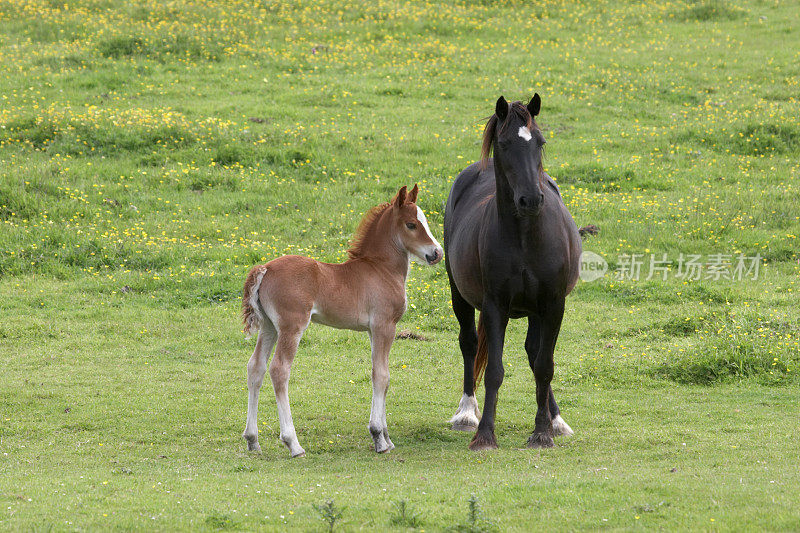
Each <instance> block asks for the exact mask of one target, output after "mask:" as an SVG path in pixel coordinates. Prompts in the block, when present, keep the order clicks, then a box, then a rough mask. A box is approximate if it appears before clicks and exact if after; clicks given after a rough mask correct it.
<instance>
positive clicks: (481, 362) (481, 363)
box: [473, 313, 489, 391]
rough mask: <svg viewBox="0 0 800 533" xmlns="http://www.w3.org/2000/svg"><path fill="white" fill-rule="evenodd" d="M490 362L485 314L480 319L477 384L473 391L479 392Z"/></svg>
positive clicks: (476, 363)
mask: <svg viewBox="0 0 800 533" xmlns="http://www.w3.org/2000/svg"><path fill="white" fill-rule="evenodd" d="M488 361H489V348H488V347H487V344H486V329H485V328H484V327H483V313H481V314H480V316H479V317H478V353H477V354H476V355H475V383H474V387H473V391H476V390H478V385H480V384H481V378H482V377H483V371H484V370H486V363H487V362H488Z"/></svg>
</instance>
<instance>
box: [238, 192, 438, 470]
mask: <svg viewBox="0 0 800 533" xmlns="http://www.w3.org/2000/svg"><path fill="white" fill-rule="evenodd" d="M418 191H419V189H418V187H417V185H414V188H413V189H411V191H410V192H408V191H407V189H406V187H405V186H404V187H402V188H401V189H400V190H399V191H398V192H397V194H396V195H395V196H394V198H393V199H392V200H391V201H390V202H387V203H383V204H380V205H377V206H375V207H373V208H372V209H371V210H369V211H368V212H367V213H366V214H365V215H364V217H363V219H362V220H361V223H360V224H359V226H358V230H357V231H356V235H355V237H354V239H353V241H352V242H351V247H350V249H349V250H348V256H349V258H348V260H347V261H345V262H344V263H340V264H331V263H322V262H319V261H316V260H314V259H310V258H308V257H302V256H297V255H287V256H283V257H279V258H277V259H274V260H272V261H270V262H269V263H267V264H265V265H258V266H255V267H253V268H252V269H251V270H250V272H249V274H248V275H247V280H246V281H245V284H244V290H243V294H242V320H243V322H244V331H245V334H246V335H248V337H249V336H252V335H253V334H255V333H256V332H258V340H257V341H256V346H255V350H254V351H253V355H252V356H251V357H250V360H249V362H248V363H247V388H248V394H249V395H248V403H247V423H246V426H245V429H244V433H243V435H242V436H243V437H244V439H245V441H246V442H247V447H248V450H250V451H261V447H260V446H259V444H258V425H257V417H258V393H259V390H260V389H261V384H262V382H263V380H264V374H265V373H266V371H267V361H268V360H269V357H270V354H271V353H272V349H273V348H274V347H275V346H276V345H277V348H276V349H275V355H274V356H273V358H272V362H271V363H270V364H269V375H270V378H271V379H272V386H273V388H274V389H275V399H276V401H277V404H278V421H279V423H280V439H281V441H283V443H284V444H285V445H286V446H287V447H288V448H289V451H290V452H291V455H292V457H302V456H304V455H305V450H304V449H303V448H302V446H300V442H299V441H298V439H297V433H296V432H295V428H294V423H293V422H292V413H291V410H290V408H289V396H288V382H289V374H290V372H291V366H292V361H293V360H294V356H295V353H296V352H297V347H298V344H299V343H300V338H301V337H302V336H303V332H305V330H306V328H307V327H308V325H309V323H310V322H316V323H320V324H325V325H328V326H331V327H334V328H339V329H352V330H356V331H368V332H369V337H370V344H371V347H372V409H371V412H370V417H369V426H368V427H369V432H370V434H371V435H372V439H373V441H374V445H375V451H376V452H378V453H385V452H388V451H390V450H392V449H393V448H394V444H392V441H391V440H390V439H389V433H388V429H387V425H386V391H387V389H388V387H389V350H390V348H391V346H392V342H393V341H394V338H395V330H396V325H397V322H398V321H399V320H400V318H401V317H402V316H403V313H405V311H406V278H407V277H408V270H409V267H410V259H414V260H416V261H417V262H421V263H423V264H427V265H435V264H436V263H438V262H439V261H440V260H441V259H442V255H443V251H442V247H441V246H440V245H439V243H438V242H437V241H436V239H435V238H434V237H433V235H431V230H430V228H429V227H428V222H427V219H426V218H425V213H423V212H422V209H420V208H419V206H417V205H416V201H417V194H418Z"/></svg>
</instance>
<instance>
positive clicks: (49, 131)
mask: <svg viewBox="0 0 800 533" xmlns="http://www.w3.org/2000/svg"><path fill="white" fill-rule="evenodd" d="M799 33H800V3H798V2H797V1H794V0H792V1H787V2H779V1H764V0H761V1H758V0H755V1H753V2H742V1H731V2H728V1H725V0H697V1H688V2H682V1H667V2H663V1H662V2H655V1H647V2H643V3H634V2H608V1H600V2H571V1H545V2H537V3H536V5H535V6H530V5H527V4H526V3H522V2H520V3H515V2H490V1H484V2H478V1H476V2H467V1H462V2H454V3H449V4H448V5H447V7H442V6H440V5H437V4H436V3H425V2H417V1H411V2H394V1H393V2H388V1H383V0H377V1H373V2H367V3H363V4H361V3H358V2H355V1H352V0H334V1H332V2H308V1H305V0H303V1H300V2H272V1H266V2H256V1H238V0H233V1H219V0H204V1H193V0H189V1H184V0H178V1H175V2H169V3H162V2H156V1H150V2H147V1H133V2H119V1H113V0H90V1H85V2H80V3H77V2H76V3H71V2H68V1H61V0H30V1H8V0H0V97H1V98H2V103H1V104H0V162H2V166H1V167H0V363H2V372H0V529H2V530H12V531H51V530H55V531H72V530H132V529H134V530H184V529H192V530H221V529H228V530H239V529H241V530H275V531H278V530H283V529H286V528H291V529H300V530H318V531H319V530H325V529H327V527H328V526H327V524H326V522H325V521H324V520H323V519H322V514H324V513H322V512H321V511H318V508H319V509H321V507H320V506H322V505H324V504H325V502H328V501H332V502H333V506H334V511H335V510H338V511H340V513H341V517H340V518H339V519H338V520H337V521H336V523H335V524H334V526H335V529H336V530H343V531H348V530H352V531H354V530H386V529H394V530H398V531H399V530H405V529H408V528H410V527H416V528H417V529H420V530H425V531H442V530H450V531H452V530H459V531H477V530H491V529H497V530H501V531H529V530H531V529H532V528H533V527H534V526H537V527H542V528H543V529H545V530H564V529H570V530H572V529H575V530H584V529H611V530H623V529H624V530H627V529H648V530H649V529H666V530H712V531H716V530H747V529H752V530H764V529H765V530H797V529H800V510H799V509H800V492H798V490H797V487H798V486H799V485H800V459H798V440H797V435H798V432H799V430H800V407H798V397H799V395H800V379H798V377H797V373H798V367H800V346H799V345H798V342H800V341H799V339H800V310H798V306H797V294H798V291H800V283H799V282H798V279H799V278H798V274H800V259H799V258H798V253H797V235H798V234H800V201H799V200H798V199H799V198H800V123H799V122H798V119H797V117H798V116H800V99H798V95H800V51H798V49H797V47H796V46H793V45H791V43H792V42H794V41H796V38H797V35H798V34H799ZM534 91H536V92H538V93H539V94H540V95H541V96H542V101H543V107H542V113H541V115H540V123H541V124H542V126H543V128H544V132H545V136H546V138H547V140H548V145H547V158H546V161H545V167H546V169H547V170H548V172H549V173H550V174H551V175H553V176H554V177H555V178H556V179H557V181H558V183H559V185H560V187H561V190H562V193H563V196H564V199H565V202H566V203H567V205H568V207H569V208H570V210H571V212H572V214H573V217H574V218H575V220H576V222H577V223H578V224H579V225H585V224H596V225H598V226H599V227H600V234H599V235H598V236H596V237H592V238H591V239H589V240H588V241H587V242H586V243H585V244H584V247H585V249H586V250H590V251H593V252H596V253H598V254H600V255H602V256H603V257H604V258H605V259H606V260H607V261H608V262H609V265H610V270H611V272H609V274H608V275H606V276H605V277H604V278H602V279H600V280H597V281H593V282H591V283H583V282H582V283H580V284H579V285H578V287H577V288H576V289H575V291H574V292H573V294H572V295H571V296H570V298H569V299H568V301H567V312H566V316H565V321H564V326H563V329H562V333H561V336H560V339H559V344H558V346H557V350H556V376H555V379H554V388H555V391H556V396H557V398H558V399H559V403H560V405H561V408H562V413H563V415H564V418H565V419H566V421H567V422H568V423H569V424H570V425H571V426H572V427H573V429H575V431H576V434H575V436H573V437H569V438H559V439H557V442H556V447H555V448H553V449H550V450H544V451H532V450H528V449H525V448H524V444H525V441H526V439H527V436H528V435H529V434H530V432H531V431H532V429H533V414H534V411H535V399H534V395H533V389H534V385H533V378H532V374H531V372H530V369H529V367H528V365H527V361H526V358H525V356H524V353H523V350H522V341H523V338H524V333H525V332H524V324H523V323H521V322H518V323H514V324H512V326H511V327H510V330H509V334H508V337H507V347H506V352H505V359H504V361H505V364H506V378H505V382H504V384H503V387H502V389H501V391H500V400H499V407H498V428H497V436H498V443H499V444H500V447H501V448H500V450H498V451H496V452H492V453H471V452H469V451H468V450H467V443H468V441H469V439H470V435H468V434H464V433H455V432H452V431H450V430H449V429H448V426H447V424H446V420H447V419H448V418H449V417H450V416H451V415H452V414H453V412H454V411H455V408H456V406H457V402H458V399H459V398H460V395H461V392H460V378H461V356H460V353H459V351H458V342H457V328H456V323H455V319H454V318H453V316H452V312H451V309H450V306H449V298H450V296H449V289H448V287H447V276H446V273H445V271H444V267H443V266H439V267H437V268H433V269H430V268H422V267H416V266H415V267H413V269H412V271H411V276H410V279H409V284H408V293H409V309H408V312H407V314H406V315H405V317H404V318H403V321H402V323H401V327H402V328H407V329H411V330H412V331H414V332H417V333H418V334H420V335H422V336H424V337H425V339H426V340H400V341H398V342H396V343H395V346H394V348H393V350H392V356H391V359H390V368H391V373H392V386H391V388H390V392H389V398H388V422H389V428H390V434H391V436H392V440H393V441H394V443H395V445H396V446H397V448H396V449H395V450H394V451H393V452H392V453H390V454H388V455H381V456H378V455H376V454H374V453H373V452H372V451H371V450H370V447H371V444H372V440H371V438H370V436H369V433H368V431H367V428H366V425H367V421H368V417H369V397H370V393H371V388H370V385H369V375H370V367H369V342H368V339H367V338H366V336H365V335H364V334H356V333H352V332H343V331H336V330H331V329H325V328H323V327H321V326H317V327H311V328H310V329H309V330H308V332H307V333H306V336H305V337H304V339H303V341H302V343H301V346H300V351H299V353H298V357H297V359H296V361H295V365H294V368H293V375H292V381H291V384H290V396H291V398H292V410H293V414H294V418H295V424H296V426H297V431H298V436H299V439H300V442H301V444H302V445H303V446H304V447H305V449H306V450H307V452H308V456H307V457H306V458H305V459H302V460H291V459H289V454H288V451H287V450H286V449H285V448H283V446H282V444H281V443H280V442H279V441H278V439H277V436H278V423H277V416H276V412H275V406H274V397H273V396H272V392H271V389H270V385H269V384H268V383H265V388H264V389H262V396H261V410H260V415H259V425H260V429H261V439H260V441H261V445H262V448H263V453H261V454H250V453H247V452H246V451H245V449H246V447H245V443H244V441H243V440H242V439H241V432H242V430H243V428H244V421H245V413H246V394H247V393H246V383H245V373H246V370H245V365H246V362H247V359H248V357H249V356H250V353H251V352H252V349H253V345H254V341H252V340H251V341H245V340H244V337H243V335H242V334H241V326H240V321H239V316H238V310H239V297H240V291H241V286H242V283H243V280H244V276H245V274H246V272H247V271H248V269H249V268H250V267H251V266H252V265H254V264H257V263H261V262H266V261H267V260H269V259H272V258H274V257H277V256H279V255H282V254H286V253H301V254H305V255H310V256H312V257H315V258H317V259H320V260H326V261H339V260H343V259H344V258H345V253H344V251H345V249H346V247H347V242H348V239H349V238H350V236H351V234H352V232H353V230H354V229H355V227H356V225H357V224H358V221H359V219H360V216H361V214H362V213H363V212H364V211H366V210H367V209H368V208H369V207H371V206H372V205H374V204H376V203H379V202H383V201H386V200H388V199H389V197H390V196H391V194H393V192H395V191H396V190H397V188H398V187H399V186H401V185H404V184H407V185H412V184H413V183H417V182H418V183H419V184H420V186H421V193H420V200H419V204H420V205H421V206H422V207H423V209H425V211H426V212H427V214H428V218H429V220H430V222H431V228H432V230H433V233H434V234H435V235H436V236H437V237H441V234H442V214H443V213H442V211H443V205H444V201H445V199H446V196H447V192H448V190H449V187H450V184H451V183H452V181H453V179H454V178H455V176H456V175H457V174H458V172H459V171H460V170H461V169H462V168H463V167H465V166H466V165H467V164H469V163H470V162H472V161H473V160H475V159H476V158H477V157H478V155H479V149H480V148H479V142H480V134H481V131H482V128H483V124H484V122H485V121H484V119H485V117H486V116H487V115H489V114H490V113H491V112H492V110H493V108H494V101H495V100H496V99H497V97H498V96H499V95H501V94H503V95H505V96H506V98H508V99H520V100H525V101H527V100H528V99H529V98H530V96H531V95H532V94H533V92H534ZM625 254H643V257H645V258H649V257H650V255H651V254H655V256H657V257H659V258H661V257H662V255H663V254H666V256H667V260H668V262H669V264H670V265H671V267H672V270H671V271H670V272H668V275H667V279H666V280H662V279H660V278H659V279H651V280H646V279H639V280H633V279H616V277H615V276H613V275H612V273H613V271H615V270H616V269H618V268H620V267H622V266H624V262H625ZM681 254H683V255H684V257H688V256H690V255H700V256H701V258H702V260H703V261H709V262H710V258H711V257H712V256H713V255H714V254H730V256H731V257H732V258H734V259H735V258H736V257H738V256H740V255H743V256H747V257H758V258H759V259H758V261H759V263H758V264H759V275H758V276H757V279H752V277H754V276H745V278H744V279H742V280H726V279H700V280H686V279H682V278H679V277H678V276H677V274H678V268H679V267H680V266H681V265H680V259H679V258H680V257H681ZM646 269H647V266H646V265H645V267H644V269H643V272H646ZM643 277H644V276H643ZM479 400H480V401H482V399H481V398H480V395H479ZM470 498H472V500H473V502H475V501H476V502H477V503H478V504H479V506H480V510H481V518H480V519H476V520H475V521H472V520H471V519H470V517H469V512H468V506H469V503H468V502H469V500H470ZM399 502H405V503H406V506H407V508H408V509H409V510H410V511H409V512H408V513H407V514H406V515H405V518H404V517H403V516H402V515H401V513H400V511H399V510H398V503H399ZM412 515H413V516H412ZM414 517H415V518H414Z"/></svg>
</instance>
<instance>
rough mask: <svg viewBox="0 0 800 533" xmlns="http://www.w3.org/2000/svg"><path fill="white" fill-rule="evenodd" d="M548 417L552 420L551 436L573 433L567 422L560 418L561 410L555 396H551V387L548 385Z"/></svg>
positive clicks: (566, 435) (567, 435) (565, 435)
mask: <svg viewBox="0 0 800 533" xmlns="http://www.w3.org/2000/svg"><path fill="white" fill-rule="evenodd" d="M550 418H552V420H553V436H554V437H561V436H564V437H569V436H570V435H574V434H575V432H574V431H572V428H571V427H569V424H567V423H566V421H564V419H563V418H561V410H560V409H559V408H558V404H557V403H556V397H555V396H553V387H552V386H551V387H550Z"/></svg>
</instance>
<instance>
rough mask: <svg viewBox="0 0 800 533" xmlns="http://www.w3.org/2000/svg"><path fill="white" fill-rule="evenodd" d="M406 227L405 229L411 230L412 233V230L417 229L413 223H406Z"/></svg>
mask: <svg viewBox="0 0 800 533" xmlns="http://www.w3.org/2000/svg"><path fill="white" fill-rule="evenodd" d="M406 227H407V228H408V229H410V230H412V231H413V230H415V229H417V225H416V224H414V223H413V222H406Z"/></svg>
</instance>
